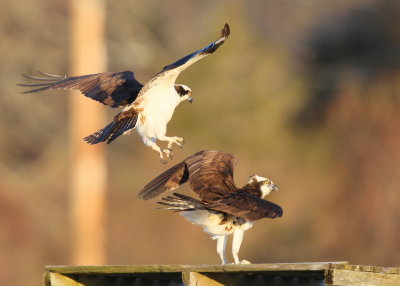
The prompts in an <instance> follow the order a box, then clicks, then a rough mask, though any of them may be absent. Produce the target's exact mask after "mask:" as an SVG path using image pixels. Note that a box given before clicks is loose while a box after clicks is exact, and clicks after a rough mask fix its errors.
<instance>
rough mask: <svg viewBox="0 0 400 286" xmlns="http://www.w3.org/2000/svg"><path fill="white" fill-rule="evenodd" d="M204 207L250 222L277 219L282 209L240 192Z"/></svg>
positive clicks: (281, 213)
mask: <svg viewBox="0 0 400 286" xmlns="http://www.w3.org/2000/svg"><path fill="white" fill-rule="evenodd" d="M205 206H206V208H208V209H211V210H215V211H220V212H225V213H228V214H231V215H234V216H238V217H244V218H246V219H248V220H250V221H255V220H258V219H262V218H266V217H267V218H277V217H281V216H282V215H283V210H282V208H281V207H280V206H278V205H277V204H274V203H271V202H269V201H266V200H263V199H260V198H258V197H256V196H253V195H251V194H248V193H246V192H241V191H239V192H236V193H233V194H230V195H227V196H225V197H224V198H222V199H220V200H218V201H217V202H215V203H211V204H206V205H205Z"/></svg>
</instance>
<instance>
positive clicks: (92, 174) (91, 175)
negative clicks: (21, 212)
mask: <svg viewBox="0 0 400 286" xmlns="http://www.w3.org/2000/svg"><path fill="white" fill-rule="evenodd" d="M104 6H105V3H104V2H103V1H102V0H71V62H72V68H71V74H72V75H84V74H90V73H98V72H102V71H105V69H106V48H105V41H104V31H105V7H104ZM70 100H71V105H70V109H71V119H70V120H71V121H70V129H71V133H70V134H71V146H72V157H71V159H72V161H71V166H70V167H71V168H70V169H71V182H70V187H71V203H70V205H71V227H72V241H71V247H72V249H71V250H72V253H71V263H72V264H79V265H85V264H86V265H87V264H105V262H106V250H105V242H106V235H105V202H106V192H105V191H106V175H107V174H106V161H105V151H104V145H102V144H100V145H94V146H91V145H89V144H87V143H85V142H84V141H83V140H82V138H83V137H85V136H87V135H89V134H91V133H93V132H95V131H97V130H98V129H100V128H102V127H103V125H104V124H105V120H104V119H105V115H104V106H102V105H101V104H98V103H96V102H94V101H91V100H89V99H87V98H85V97H84V96H82V95H78V94H77V93H76V92H73V94H71V98H70Z"/></svg>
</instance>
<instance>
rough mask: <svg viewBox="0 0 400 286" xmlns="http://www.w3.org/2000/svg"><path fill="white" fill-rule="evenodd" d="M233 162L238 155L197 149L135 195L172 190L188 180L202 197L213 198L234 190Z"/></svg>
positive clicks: (151, 194) (150, 194)
mask: <svg viewBox="0 0 400 286" xmlns="http://www.w3.org/2000/svg"><path fill="white" fill-rule="evenodd" d="M236 162H237V158H236V157H235V156H233V155H232V154H229V153H226V152H222V151H213V150H206V151H200V152H197V153H196V154H194V155H192V156H190V157H188V158H186V159H185V160H184V161H183V162H181V163H179V164H178V165H176V166H174V167H172V168H170V169H168V170H167V171H165V172H164V173H162V174H161V175H160V176H158V177H156V178H155V179H154V180H152V181H151V182H150V183H148V184H147V185H146V186H145V187H144V188H143V190H141V191H140V192H139V195H138V196H139V198H141V199H145V200H148V199H151V198H154V197H156V196H158V195H160V194H161V193H163V192H165V191H171V190H175V189H176V188H178V187H179V186H180V185H182V184H184V183H186V182H187V181H188V180H189V183H190V186H191V188H192V189H193V191H194V192H196V193H197V194H198V195H199V197H200V198H201V199H202V200H203V201H205V202H213V201H215V200H217V199H220V198H221V197H222V196H224V195H227V194H230V193H232V192H236V190H237V189H236V187H235V184H234V182H233V166H234V164H235V163H236Z"/></svg>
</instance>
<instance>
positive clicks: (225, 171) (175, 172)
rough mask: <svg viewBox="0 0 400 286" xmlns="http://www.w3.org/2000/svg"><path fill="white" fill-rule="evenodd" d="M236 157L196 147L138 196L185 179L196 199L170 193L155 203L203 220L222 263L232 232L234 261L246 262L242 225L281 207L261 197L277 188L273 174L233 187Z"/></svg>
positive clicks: (147, 196) (192, 219) (193, 219)
mask: <svg viewBox="0 0 400 286" xmlns="http://www.w3.org/2000/svg"><path fill="white" fill-rule="evenodd" d="M236 162H237V158H236V157H235V156H233V155H231V154H229V153H226V152H221V151H200V152H198V153H196V154H194V155H192V156H190V157H188V158H186V159H185V160H184V161H183V162H181V163H179V164H178V165H176V166H174V167H172V168H170V169H169V170H167V171H165V172H164V173H163V174H161V175H159V176H158V177H157V178H155V179H154V180H152V181H151V182H150V183H148V184H147V185H146V186H145V187H144V188H143V190H142V191H140V193H139V198H141V199H144V200H148V199H151V198H154V197H155V196H157V195H160V194H161V193H163V192H165V191H171V190H175V189H176V188H178V187H179V186H180V185H182V184H184V183H186V182H187V181H189V185H190V187H191V188H192V190H193V191H194V192H195V193H197V195H198V196H199V197H200V200H197V199H194V198H191V197H189V196H186V195H183V194H179V193H174V194H173V195H172V196H167V197H165V198H162V200H163V201H161V202H158V203H159V204H162V205H165V206H167V207H166V209H169V210H173V211H178V212H180V214H181V215H182V216H183V217H184V218H185V219H187V220H188V221H190V222H192V223H194V224H197V225H199V226H201V227H202V228H203V230H204V231H205V232H207V233H209V234H210V235H211V237H212V239H216V240H217V253H218V254H219V256H220V258H221V260H222V264H226V258H225V246H226V242H227V238H228V236H229V235H231V234H233V243H232V254H233V258H234V261H235V263H236V264H239V263H250V262H248V261H246V260H242V261H241V262H240V261H239V258H238V253H239V248H240V245H241V243H242V239H243V233H244V231H245V230H248V229H249V228H251V227H252V226H253V224H254V222H255V221H256V220H259V219H262V218H276V217H281V216H282V214H283V211H282V208H281V207H280V206H278V205H276V204H274V203H271V202H269V201H266V200H263V197H264V196H266V195H268V194H269V193H270V192H271V191H277V190H278V188H277V186H276V185H275V184H274V183H273V182H272V181H271V180H269V179H267V178H263V177H260V176H257V175H252V176H250V178H249V180H248V182H247V184H246V185H244V186H243V187H242V188H237V187H236V185H235V183H234V181H233V168H234V165H235V164H236Z"/></svg>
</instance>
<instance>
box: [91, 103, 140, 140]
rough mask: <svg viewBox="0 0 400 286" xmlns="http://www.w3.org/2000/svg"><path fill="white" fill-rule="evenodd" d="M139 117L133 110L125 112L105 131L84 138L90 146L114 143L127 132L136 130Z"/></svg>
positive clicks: (116, 117)
mask: <svg viewBox="0 0 400 286" xmlns="http://www.w3.org/2000/svg"><path fill="white" fill-rule="evenodd" d="M137 118H138V115H137V113H136V112H134V111H132V110H128V111H124V112H121V113H119V114H118V115H117V116H115V117H114V121H113V122H111V123H110V124H108V125H107V126H106V127H104V128H103V129H101V130H99V131H97V132H95V133H93V134H91V135H89V136H87V137H85V138H83V140H85V141H86V142H87V143H89V144H92V145H93V144H97V143H100V142H107V144H110V143H111V142H112V141H114V140H115V139H117V138H118V137H119V136H121V135H123V134H124V133H125V132H127V131H129V130H131V129H133V128H135V126H136V122H137Z"/></svg>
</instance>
